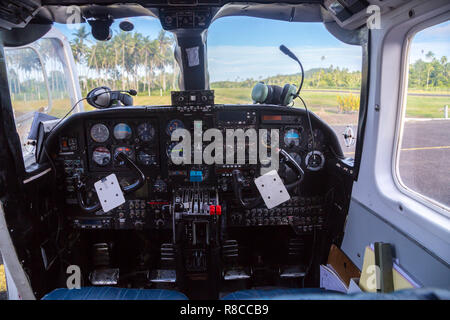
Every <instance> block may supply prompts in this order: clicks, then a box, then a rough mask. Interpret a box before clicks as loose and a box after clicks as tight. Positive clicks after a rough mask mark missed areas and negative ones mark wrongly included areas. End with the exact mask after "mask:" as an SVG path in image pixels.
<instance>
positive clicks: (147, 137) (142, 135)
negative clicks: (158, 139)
mask: <svg viewBox="0 0 450 320" xmlns="http://www.w3.org/2000/svg"><path fill="white" fill-rule="evenodd" d="M137 135H138V138H139V139H140V140H141V141H144V142H150V141H152V140H153V138H154V137H155V128H154V127H153V126H152V125H151V124H150V123H148V122H144V123H141V124H140V125H138V127H137Z"/></svg>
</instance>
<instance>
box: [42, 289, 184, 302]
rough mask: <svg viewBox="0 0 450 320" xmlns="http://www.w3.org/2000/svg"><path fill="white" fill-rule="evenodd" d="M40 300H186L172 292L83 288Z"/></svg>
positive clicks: (57, 292)
mask: <svg viewBox="0 0 450 320" xmlns="http://www.w3.org/2000/svg"><path fill="white" fill-rule="evenodd" d="M42 300H188V298H187V297H186V296H185V295H184V294H182V293H181V292H178V291H174V290H163V289H126V288H115V287H83V288H81V289H56V290H53V291H52V292H50V293H48V294H46V295H45V296H44V297H43V298H42Z"/></svg>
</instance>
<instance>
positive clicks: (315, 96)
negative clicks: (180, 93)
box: [13, 88, 450, 124]
mask: <svg viewBox="0 0 450 320" xmlns="http://www.w3.org/2000/svg"><path fill="white" fill-rule="evenodd" d="M214 90H215V96H216V103H225V104H248V103H250V104H251V103H252V101H251V88H216V89H214ZM434 93H436V94H438V93H444V94H447V93H448V92H447V91H442V92H434ZM348 94H349V93H345V92H344V93H339V92H311V91H304V92H303V93H302V97H303V99H304V100H305V101H306V103H307V104H308V107H309V108H310V110H311V111H313V112H315V113H317V114H318V115H319V116H321V117H323V118H324V120H325V121H328V122H330V123H331V124H332V123H348V122H354V120H356V115H355V114H350V115H349V114H339V113H338V112H337V96H338V95H341V96H344V95H348ZM69 104H70V101H69V100H68V99H63V100H54V101H53V107H52V110H51V113H50V114H52V115H54V116H57V117H61V116H63V115H64V114H65V113H66V112H67V111H68V110H69ZM134 104H135V105H168V104H170V96H169V93H165V95H163V96H156V95H155V96H150V97H149V96H147V95H139V96H136V97H134ZM446 104H447V105H450V97H432V96H411V95H409V96H408V100H407V109H406V116H407V117H412V118H442V117H443V114H444V112H443V109H444V105H446ZM42 105H43V102H42V101H28V102H26V103H25V102H23V101H14V102H13V107H14V110H15V113H16V116H18V115H20V114H23V113H26V112H29V111H33V110H37V109H38V108H39V107H42ZM295 106H296V107H301V106H302V105H301V103H300V102H299V101H296V102H295ZM84 107H85V109H86V110H92V109H93V108H92V107H91V106H90V105H89V104H88V103H86V102H85V103H84Z"/></svg>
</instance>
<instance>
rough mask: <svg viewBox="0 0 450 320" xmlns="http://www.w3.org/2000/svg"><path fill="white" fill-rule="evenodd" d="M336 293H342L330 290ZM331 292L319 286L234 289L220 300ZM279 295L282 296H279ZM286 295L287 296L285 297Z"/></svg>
mask: <svg viewBox="0 0 450 320" xmlns="http://www.w3.org/2000/svg"><path fill="white" fill-rule="evenodd" d="M331 292H332V293H334V294H336V295H342V294H341V293H339V292H335V291H331ZM323 294H331V293H330V291H327V290H325V289H320V288H303V289H291V288H277V289H251V290H242V291H236V292H232V293H229V294H227V295H226V296H224V297H223V298H222V300H297V299H299V298H295V297H300V296H301V297H303V296H304V297H306V296H308V295H323ZM280 297H284V298H281V299H280ZM286 297H287V298H286Z"/></svg>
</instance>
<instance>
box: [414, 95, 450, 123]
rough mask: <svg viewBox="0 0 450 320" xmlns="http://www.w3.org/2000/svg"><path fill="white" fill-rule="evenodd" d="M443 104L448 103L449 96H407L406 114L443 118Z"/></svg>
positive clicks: (416, 116)
mask: <svg viewBox="0 0 450 320" xmlns="http://www.w3.org/2000/svg"><path fill="white" fill-rule="evenodd" d="M445 105H450V97H425V96H422V97H418V96H408V98H407V102H406V116H407V117H411V118H443V117H444V106H445Z"/></svg>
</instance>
